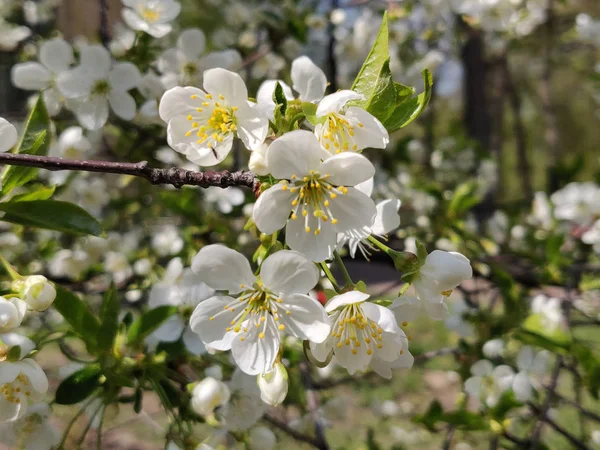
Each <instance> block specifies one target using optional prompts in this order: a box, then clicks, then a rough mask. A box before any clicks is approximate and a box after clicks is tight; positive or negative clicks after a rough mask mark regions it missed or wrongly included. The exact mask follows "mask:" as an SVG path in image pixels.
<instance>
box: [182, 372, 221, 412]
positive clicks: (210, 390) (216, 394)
mask: <svg viewBox="0 0 600 450" xmlns="http://www.w3.org/2000/svg"><path fill="white" fill-rule="evenodd" d="M228 401H229V388H228V387H227V386H226V385H225V383H222V382H221V381H219V380H215V379H214V378H211V377H206V378H205V379H204V380H202V381H201V382H200V383H198V384H197V385H196V386H194V388H193V389H192V399H191V400H190V406H191V408H192V410H193V411H194V412H195V413H196V414H198V415H200V416H208V415H210V414H212V412H213V411H214V410H215V408H217V407H219V406H221V405H224V404H225V403H227V402H228Z"/></svg>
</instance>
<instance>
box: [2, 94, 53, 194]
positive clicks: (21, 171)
mask: <svg viewBox="0 0 600 450" xmlns="http://www.w3.org/2000/svg"><path fill="white" fill-rule="evenodd" d="M49 130H50V117H49V116H48V111H47V110H46V106H45V105H44V99H43V96H42V95H40V96H39V97H38V101H37V103H36V104H35V106H34V107H33V109H32V110H31V113H29V117H28V118H27V121H26V122H25V127H24V132H23V136H22V137H21V141H20V142H19V145H18V146H17V150H16V151H15V153H22V154H29V155H43V156H45V155H47V154H48V149H49V148H50V131H49ZM36 173H37V169H36V168H33V167H19V166H7V167H6V169H4V173H3V174H2V195H6V194H8V193H9V192H10V191H12V190H13V189H14V188H16V187H18V186H23V185H24V184H25V183H27V182H28V181H30V180H32V179H33V178H35V176H36Z"/></svg>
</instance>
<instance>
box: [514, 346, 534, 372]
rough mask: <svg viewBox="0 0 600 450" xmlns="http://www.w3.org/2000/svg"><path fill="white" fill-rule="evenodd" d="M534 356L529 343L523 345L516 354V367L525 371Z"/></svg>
mask: <svg viewBox="0 0 600 450" xmlns="http://www.w3.org/2000/svg"><path fill="white" fill-rule="evenodd" d="M534 357H535V355H534V352H533V349H532V348H531V347H530V346H529V345H525V346H523V348H521V350H520V351H519V354H518V355H517V367H518V368H519V370H521V371H527V370H529V369H530V368H531V365H532V364H533V358H534Z"/></svg>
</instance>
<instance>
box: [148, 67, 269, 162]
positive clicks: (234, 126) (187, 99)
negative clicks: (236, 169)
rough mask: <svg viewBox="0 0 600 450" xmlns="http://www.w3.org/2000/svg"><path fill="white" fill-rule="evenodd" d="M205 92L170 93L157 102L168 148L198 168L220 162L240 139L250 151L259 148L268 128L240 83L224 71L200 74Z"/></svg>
mask: <svg viewBox="0 0 600 450" xmlns="http://www.w3.org/2000/svg"><path fill="white" fill-rule="evenodd" d="M204 89H205V90H206V92H204V91H202V90H201V89H198V88H195V87H175V88H173V89H170V90H169V91H167V93H166V94H165V95H164V96H163V98H162V99H161V101H160V106H159V114H160V117H161V119H162V120H164V121H165V122H167V123H168V129H167V141H168V143H169V145H170V146H171V147H172V148H173V149H174V150H176V151H178V152H179V153H182V154H184V155H186V157H187V158H188V159H189V160H190V161H192V162H193V163H194V164H198V165H199V166H213V165H215V164H218V163H220V162H221V161H223V160H224V159H225V158H226V157H227V155H228V154H229V152H230V151H231V147H232V145H233V138H234V136H237V137H239V138H240V139H241V140H242V142H243V143H244V145H245V146H246V147H247V148H249V149H255V148H257V147H258V146H260V145H261V144H262V143H263V142H264V140H265V137H266V136H267V131H268V129H269V122H268V120H267V118H266V117H265V116H263V115H262V113H261V112H260V111H259V110H258V107H257V106H256V105H255V104H253V103H250V102H249V101H248V90H247V89H246V85H245V84H244V81H243V80H242V78H241V77H240V76H239V75H238V74H237V73H234V72H230V71H228V70H225V69H211V70H207V71H206V72H205V73H204Z"/></svg>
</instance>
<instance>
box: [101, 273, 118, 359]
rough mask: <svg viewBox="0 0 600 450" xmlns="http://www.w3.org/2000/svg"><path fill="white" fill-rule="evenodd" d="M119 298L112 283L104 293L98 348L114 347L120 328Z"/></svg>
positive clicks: (103, 349)
mask: <svg viewBox="0 0 600 450" xmlns="http://www.w3.org/2000/svg"><path fill="white" fill-rule="evenodd" d="M119 306H120V304H119V298H118V296H117V290H116V288H115V286H114V285H112V286H111V287H110V288H109V290H108V291H106V293H105V294H104V299H103V300H102V309H101V311H100V329H99V330H98V338H97V342H98V350H100V351H108V350H110V349H111V348H112V346H113V343H114V342H115V338H116V337H117V331H118V330H119Z"/></svg>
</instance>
